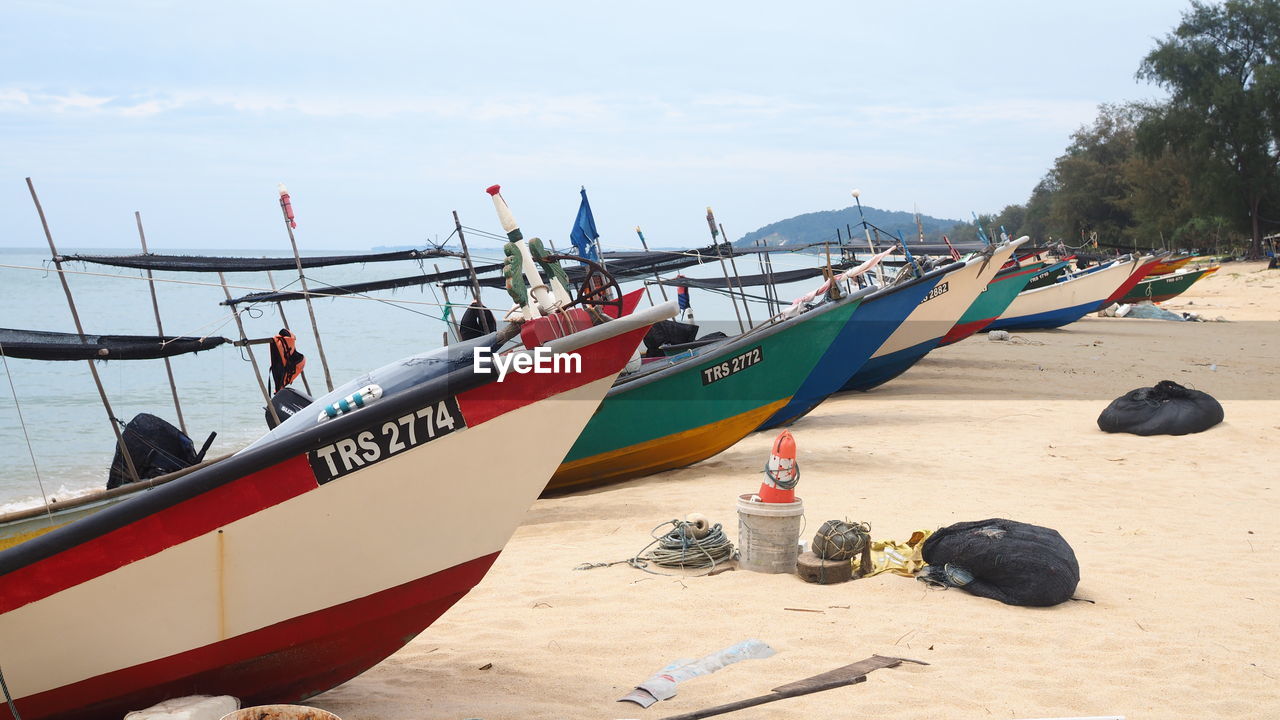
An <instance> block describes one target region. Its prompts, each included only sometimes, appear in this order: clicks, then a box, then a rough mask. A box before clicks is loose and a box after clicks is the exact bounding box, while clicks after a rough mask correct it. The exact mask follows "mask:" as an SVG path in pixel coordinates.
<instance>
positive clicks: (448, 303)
mask: <svg viewBox="0 0 1280 720" xmlns="http://www.w3.org/2000/svg"><path fill="white" fill-rule="evenodd" d="M431 267H433V268H435V270H436V274H437V275H439V274H440V264H439V263H431ZM440 292H441V293H442V294H444V307H445V310H446V311H447V312H448V314H449V319H448V320H445V322H444V325H445V327H446V328H448V330H445V333H444V344H445V345H448V344H449V330H452V331H453V337H454V338H455V339H456V340H457V341H458V342H462V334H461V333H460V332H458V323H457V318H455V317H453V301H452V300H450V299H449V288H447V287H445V286H444V283H440Z"/></svg>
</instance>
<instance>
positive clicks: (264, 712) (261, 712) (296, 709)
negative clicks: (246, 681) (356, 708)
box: [222, 705, 342, 720]
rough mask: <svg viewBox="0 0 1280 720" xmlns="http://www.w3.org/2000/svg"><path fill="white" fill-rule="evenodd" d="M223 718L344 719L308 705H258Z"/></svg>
mask: <svg viewBox="0 0 1280 720" xmlns="http://www.w3.org/2000/svg"><path fill="white" fill-rule="evenodd" d="M222 720H342V719H341V718H339V717H338V716H337V715H334V714H333V713H331V712H329V711H328V710H321V709H320V708H315V707H307V706H306V705H257V706H255V707H247V708H242V709H240V710H237V711H235V712H233V713H230V714H228V715H223V716H222Z"/></svg>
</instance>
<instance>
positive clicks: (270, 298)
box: [220, 263, 502, 305]
mask: <svg viewBox="0 0 1280 720" xmlns="http://www.w3.org/2000/svg"><path fill="white" fill-rule="evenodd" d="M501 269H502V265H500V264H497V263H494V264H491V265H477V266H476V273H477V274H483V273H490V272H496V271H498V270H501ZM470 275H471V271H470V270H467V269H466V268H463V269H460V270H445V271H442V272H438V273H425V274H418V275H409V276H406V277H398V278H391V279H389V280H371V281H369V282H362V283H352V284H350V285H324V286H321V287H315V281H314V280H313V281H312V285H313V287H312V288H311V292H312V296H316V295H315V294H316V293H323V294H322V295H320V296H319V297H333V296H338V295H363V294H365V293H371V292H376V291H378V290H395V289H397V288H403V287H414V286H417V285H426V284H428V283H433V282H442V281H447V280H457V281H458V282H457V283H449V282H445V285H446V286H453V285H464V286H467V287H470V286H471V281H470V279H468V278H470ZM482 284H483V283H482ZM496 287H501V283H499V284H498V285H497V286H496ZM304 297H306V294H304V293H302V292H300V291H297V292H295V291H280V292H256V293H249V294H248V295H242V296H240V297H238V298H232V299H230V300H223V301H222V302H221V303H220V304H222V305H245V304H249V303H264V302H288V301H290V300H301V299H303V298H304Z"/></svg>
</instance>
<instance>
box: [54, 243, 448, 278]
mask: <svg viewBox="0 0 1280 720" xmlns="http://www.w3.org/2000/svg"><path fill="white" fill-rule="evenodd" d="M461 256H462V254H461V253H459V252H456V251H453V250H445V249H442V248H431V249H427V250H396V251H393V252H383V253H366V254H362V255H317V256H314V257H304V258H302V260H301V262H302V267H303V268H317V267H329V266H331V265H359V264H362V263H371V262H395V261H398V260H426V259H430V258H441V257H461ZM58 259H59V260H60V261H62V262H85V263H94V264H97V265H110V266H113V267H125V268H137V269H141V270H171V271H177V272H207V273H214V272H258V271H265V270H297V268H298V265H297V262H296V261H295V260H294V258H292V257H256V258H255V257H221V256H215V255H158V254H155V253H141V254H137V255H78V254H77V255H62V256H60V257H59V258H58Z"/></svg>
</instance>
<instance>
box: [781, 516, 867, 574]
mask: <svg viewBox="0 0 1280 720" xmlns="http://www.w3.org/2000/svg"><path fill="white" fill-rule="evenodd" d="M859 553H861V554H862V562H861V563H859V567H860V568H865V569H869V568H870V567H871V526H870V525H869V524H868V523H853V522H849V521H848V520H828V521H826V522H825V523H823V524H822V527H820V528H818V532H817V534H816V535H814V536H813V552H802V553H801V554H800V557H799V558H797V560H796V575H798V576H799V577H800V579H801V580H804V581H805V582H810V583H816V584H818V585H834V584H836V583H842V582H845V581H847V580H851V579H853V563H852V562H851V561H852V560H853V558H854V556H855V555H858V554H859ZM858 577H862V575H861V574H859V576H858Z"/></svg>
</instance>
